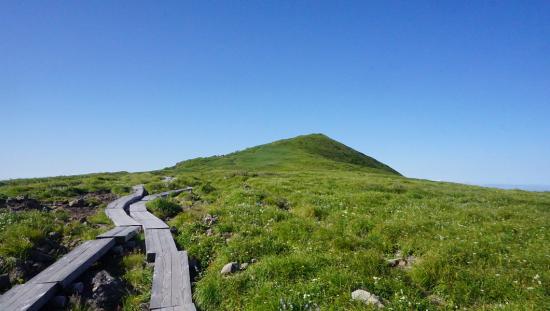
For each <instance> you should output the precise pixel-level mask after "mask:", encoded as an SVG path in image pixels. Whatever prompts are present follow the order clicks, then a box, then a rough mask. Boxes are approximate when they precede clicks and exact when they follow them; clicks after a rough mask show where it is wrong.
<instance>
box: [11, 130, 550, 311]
mask: <svg viewBox="0 0 550 311" xmlns="http://www.w3.org/2000/svg"><path fill="white" fill-rule="evenodd" d="M164 176H173V177H175V178H176V179H175V180H174V181H172V182H165V181H163V177H164ZM136 183H144V184H145V186H146V188H147V190H148V191H149V192H156V191H160V190H167V189H175V188H179V187H183V186H188V185H190V186H193V187H194V191H193V194H192V195H189V194H181V195H180V196H177V197H174V198H171V199H170V200H171V201H173V202H176V203H177V204H179V205H180V206H182V207H184V212H181V213H179V214H177V215H176V216H175V217H173V218H171V219H170V220H169V223H170V224H171V225H172V226H174V227H176V228H177V229H178V233H177V234H175V238H176V241H177V243H178V245H179V246H180V247H181V248H184V249H186V250H188V252H189V255H190V256H191V257H192V258H193V259H194V261H195V262H196V264H197V266H198V267H199V269H198V270H199V274H198V276H197V277H196V283H195V287H194V298H195V300H196V303H197V306H198V307H199V308H200V309H201V310H317V308H319V309H320V310H365V308H366V307H365V305H364V304H362V303H361V302H357V301H352V300H351V292H352V291H354V290H356V289H365V290H367V291H369V292H371V293H373V294H375V295H377V296H379V297H380V298H381V299H382V301H383V303H384V304H385V306H386V308H391V309H393V310H411V309H418V310H420V309H422V310H426V309H429V310H436V309H448V310H450V309H457V308H459V309H463V308H466V309H472V310H495V309H499V310H500V309H505V310H547V309H549V306H550V298H549V297H550V287H549V284H550V283H549V282H550V273H549V271H550V257H549V256H550V239H549V234H550V230H549V226H548V224H549V223H550V193H530V192H524V191H507V190H497V189H488V188H481V187H474V186H466V185H460V184H452V183H440V182H431V181H426V180H417V179H410V178H405V177H403V176H401V175H400V174H399V173H398V172H396V171H395V170H393V169H392V168H390V167H389V166H387V165H385V164H383V163H381V162H379V161H377V160H375V159H373V158H371V157H368V156H366V155H364V154H362V153H360V152H357V151H355V150H353V149H351V148H349V147H346V146H345V145H343V144H341V143H338V142H336V141H334V140H332V139H330V138H328V137H326V136H324V135H321V134H314V135H306V136H299V137H296V138H293V139H287V140H281V141H277V142H274V143H271V144H266V145H262V146H258V147H254V148H249V149H246V150H243V151H240V152H235V153H232V154H229V155H226V156H216V157H209V158H199V159H194V160H189V161H185V162H181V163H178V164H177V165H176V166H174V167H170V168H166V169H163V170H159V171H154V172H145V173H135V174H129V173H124V172H121V173H115V174H95V175H85V176H74V177H59V178H50V179H33V180H16V181H7V182H3V183H2V184H0V198H2V197H4V198H5V197H8V196H15V195H20V194H29V195H30V196H32V197H35V198H37V199H40V200H41V201H43V202H53V201H59V200H63V199H71V198H74V197H76V196H79V195H82V194H84V193H88V192H93V191H95V192H98V191H99V192H100V191H104V192H115V193H118V194H122V193H124V192H126V191H128V190H129V188H128V187H129V186H131V185H133V184H136ZM101 207H102V206H101V205H99V206H98V209H97V213H98V215H100V214H101V213H102V212H101ZM36 213H42V214H40V215H44V219H50V220H51V222H52V223H53V224H52V226H51V228H53V229H48V230H59V231H60V232H61V234H62V235H63V236H65V237H67V238H70V237H73V236H76V235H78V234H81V233H79V232H82V231H85V228H84V229H83V228H81V227H78V226H77V227H75V228H80V229H79V230H80V231H78V230H72V231H71V230H69V229H67V228H71V227H70V226H65V227H61V228H57V227H55V220H54V219H52V218H55V217H52V216H51V212H36ZM59 213H63V211H59ZM8 214H9V213H2V214H0V227H1V228H0V229H2V230H0V241H1V242H0V256H2V257H4V258H11V259H9V260H7V262H14V261H17V260H20V259H18V258H24V256H25V254H26V250H27V249H28V248H30V247H32V245H33V243H35V242H36V241H39V240H40V239H41V238H43V235H45V234H46V233H47V232H46V231H47V230H42V229H41V228H39V229H37V228H36V227H37V226H34V227H33V226H32V225H29V223H33V222H32V221H31V222H28V221H27V222H25V221H17V220H13V221H11V220H10V222H7V221H4V222H2V219H3V217H4V218H9V217H11V216H9V215H8ZM6 215H8V216H6ZM22 215H23V214H19V216H18V217H25V216H22ZM46 215H48V216H46ZM35 216H36V215H35ZM48 217H49V218H48ZM96 217H99V216H96ZM16 227H17V228H19V229H18V230H17V232H18V236H11V235H10V234H11V233H9V232H11V231H12V230H10V229H11V228H16ZM29 227H33V228H34V229H33V230H34V231H33V236H32V237H30V238H29V239H28V241H29V244H28V245H27V246H26V247H27V248H25V247H20V248H18V251H17V252H13V251H12V250H10V247H9V246H10V245H11V244H13V243H15V242H8V241H12V240H13V239H16V238H17V237H19V238H20V237H21V235H23V236H24V235H25V234H27V233H26V230H27V229H28V228H29ZM391 259H403V260H402V261H401V264H398V265H397V266H392V264H389V262H388V260H391ZM229 262H238V263H240V264H244V263H247V264H248V266H247V267H246V269H243V270H241V271H238V272H236V273H233V274H231V275H227V276H222V275H220V270H221V269H222V267H223V266H224V265H225V264H226V263H229ZM397 262H399V261H394V263H397ZM9 268H10V266H9V264H4V268H3V269H4V270H7V269H9ZM142 282H146V281H142ZM130 283H131V284H132V286H133V287H135V288H140V289H141V292H140V296H136V295H137V294H130V296H129V297H128V298H127V299H126V300H125V302H126V303H125V309H127V310H138V309H139V303H140V302H146V301H147V293H146V292H145V293H144V292H143V291H146V290H147V286H144V285H143V284H140V281H139V278H133V279H132V282H130ZM132 295H134V296H132Z"/></svg>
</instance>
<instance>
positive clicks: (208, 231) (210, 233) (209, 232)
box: [206, 228, 214, 236]
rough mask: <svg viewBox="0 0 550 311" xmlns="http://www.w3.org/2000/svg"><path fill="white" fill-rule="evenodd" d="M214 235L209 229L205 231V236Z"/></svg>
mask: <svg viewBox="0 0 550 311" xmlns="http://www.w3.org/2000/svg"><path fill="white" fill-rule="evenodd" d="M213 234H214V231H213V230H212V229H210V228H208V229H207V230H206V236H212V235H213Z"/></svg>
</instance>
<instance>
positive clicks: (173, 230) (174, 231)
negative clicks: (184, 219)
mask: <svg viewBox="0 0 550 311" xmlns="http://www.w3.org/2000/svg"><path fill="white" fill-rule="evenodd" d="M170 232H171V233H173V234H178V228H176V227H174V226H172V227H170Z"/></svg>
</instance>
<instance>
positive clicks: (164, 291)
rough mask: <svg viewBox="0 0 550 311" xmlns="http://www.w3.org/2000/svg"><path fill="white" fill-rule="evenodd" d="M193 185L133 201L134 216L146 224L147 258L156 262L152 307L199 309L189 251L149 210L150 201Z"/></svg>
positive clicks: (175, 310)
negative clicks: (182, 249)
mask: <svg viewBox="0 0 550 311" xmlns="http://www.w3.org/2000/svg"><path fill="white" fill-rule="evenodd" d="M186 190H192V188H189V187H188V188H186V189H179V190H173V191H167V192H163V193H159V194H156V195H149V196H146V197H143V198H142V199H141V200H140V201H138V202H135V203H133V204H131V205H130V208H129V210H130V216H131V217H132V218H133V219H135V220H136V221H137V222H139V223H140V224H141V225H142V226H143V230H144V232H145V249H146V252H147V260H148V261H154V262H155V270H154V273H153V288H152V290H151V301H150V303H149V309H150V310H159V311H161V310H162V311H195V305H194V304H193V301H192V295H191V279H190V276H189V261H188V257H187V252H185V251H178V249H177V248H176V243H175V242H174V239H173V238H172V234H171V232H170V228H169V227H168V225H167V224H166V223H164V222H163V221H162V220H160V219H159V218H157V217H156V216H155V215H153V214H151V213H149V211H147V208H146V205H145V204H146V203H147V201H150V200H153V199H156V198H159V197H166V196H168V195H170V194H177V193H181V192H183V191H186Z"/></svg>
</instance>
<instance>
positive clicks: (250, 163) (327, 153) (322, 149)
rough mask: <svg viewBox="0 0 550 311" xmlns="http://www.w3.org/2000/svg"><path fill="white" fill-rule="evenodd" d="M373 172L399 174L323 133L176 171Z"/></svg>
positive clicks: (187, 165)
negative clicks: (358, 170) (329, 170)
mask: <svg viewBox="0 0 550 311" xmlns="http://www.w3.org/2000/svg"><path fill="white" fill-rule="evenodd" d="M306 168H309V169H329V168H332V169H371V170H373V172H374V171H378V172H380V173H390V174H397V175H399V173H398V172H397V171H396V170H394V169H392V168H391V167H389V166H388V165H386V164H384V163H381V162H379V161H377V160H376V159H374V158H371V157H369V156H367V155H365V154H363V153H361V152H358V151H356V150H354V149H352V148H350V147H348V146H346V145H344V144H342V143H340V142H337V141H335V140H333V139H331V138H329V137H327V136H325V135H323V134H310V135H302V136H298V137H295V138H291V139H283V140H279V141H276V142H273V143H269V144H265V145H260V146H256V147H252V148H248V149H246V150H243V151H238V152H234V153H231V154H228V155H225V156H214V157H209V158H198V159H193V160H189V161H184V162H180V163H178V164H177V165H176V169H179V170H185V169H191V170H193V169H246V170H265V169H280V170H281V169H284V170H295V169H306Z"/></svg>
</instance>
